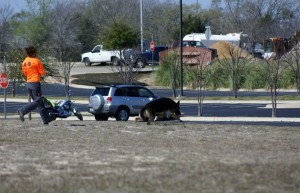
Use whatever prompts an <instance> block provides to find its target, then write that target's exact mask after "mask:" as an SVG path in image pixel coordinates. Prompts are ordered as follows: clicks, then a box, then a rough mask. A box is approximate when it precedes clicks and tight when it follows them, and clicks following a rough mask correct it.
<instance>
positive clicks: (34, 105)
mask: <svg viewBox="0 0 300 193" xmlns="http://www.w3.org/2000/svg"><path fill="white" fill-rule="evenodd" d="M27 91H28V94H29V95H30V97H31V98H32V100H33V101H32V102H30V103H28V104H26V105H25V106H23V107H21V108H20V109H19V111H20V112H21V113H22V114H23V115H26V114H27V113H29V112H31V111H33V110H35V109H37V110H38V112H39V113H40V116H41V118H42V120H43V123H45V124H47V123H48V113H47V111H46V109H45V107H44V105H43V104H42V98H41V97H42V90H41V83H39V82H27Z"/></svg>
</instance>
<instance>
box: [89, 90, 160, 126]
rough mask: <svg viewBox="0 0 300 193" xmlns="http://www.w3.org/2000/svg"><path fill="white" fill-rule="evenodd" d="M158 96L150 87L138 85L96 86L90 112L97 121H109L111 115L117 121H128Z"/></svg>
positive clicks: (91, 98) (90, 103)
mask: <svg viewBox="0 0 300 193" xmlns="http://www.w3.org/2000/svg"><path fill="white" fill-rule="evenodd" d="M156 98H158V97H157V96H155V95H154V94H153V93H152V92H151V91H150V90H149V89H147V88H146V87H143V86H138V85H109V86H96V88H95V89H94V91H93V92H92V93H91V95H90V99H89V104H88V112H89V113H91V114H93V115H94V116H95V119H96V120H97V121H107V120H108V118H109V117H114V118H116V120H117V121H127V120H128V119H129V117H130V116H136V115H138V114H139V112H140V110H141V109H142V108H143V107H144V106H145V105H146V104H147V103H148V102H150V101H152V100H153V99H156Z"/></svg>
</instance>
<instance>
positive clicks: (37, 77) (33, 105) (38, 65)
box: [17, 46, 49, 125]
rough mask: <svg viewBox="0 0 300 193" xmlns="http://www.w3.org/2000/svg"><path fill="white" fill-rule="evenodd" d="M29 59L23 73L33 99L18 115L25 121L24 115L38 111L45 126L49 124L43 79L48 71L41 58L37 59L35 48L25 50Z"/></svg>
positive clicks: (25, 63)
mask: <svg viewBox="0 0 300 193" xmlns="http://www.w3.org/2000/svg"><path fill="white" fill-rule="evenodd" d="M25 52H26V54H27V57H26V58H25V60H24V61H23V63H22V72H23V74H24V76H25V78H26V85H27V91H28V93H29V95H30V97H31V98H32V100H33V101H32V102H29V103H28V104H26V105H25V106H23V107H21V108H19V109H18V110H17V113H18V115H19V117H20V120H21V121H24V120H25V119H24V115H26V114H27V113H29V112H31V111H33V110H35V109H37V110H38V112H39V113H40V116H41V118H42V121H43V123H44V124H45V125H47V124H48V123H49V121H48V113H47V111H46V109H45V107H44V105H43V103H42V98H41V97H42V90H41V77H42V76H46V71H45V69H44V66H43V64H42V62H41V61H40V59H39V58H37V56H36V55H37V49H36V48H35V47H33V46H30V47H27V48H25Z"/></svg>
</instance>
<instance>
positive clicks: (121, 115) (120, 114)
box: [115, 107, 129, 121]
mask: <svg viewBox="0 0 300 193" xmlns="http://www.w3.org/2000/svg"><path fill="white" fill-rule="evenodd" d="M115 117H116V119H117V121H128V119H129V110H128V108H126V107H120V108H119V109H118V111H117V113H116V115H115Z"/></svg>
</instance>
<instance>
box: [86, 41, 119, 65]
mask: <svg viewBox="0 0 300 193" xmlns="http://www.w3.org/2000/svg"><path fill="white" fill-rule="evenodd" d="M118 60H119V54H118V52H117V51H110V50H104V49H103V46H102V45H97V46H95V47H94V48H93V49H92V51H90V52H86V53H83V54H81V61H82V62H84V64H85V66H91V64H92V63H107V62H111V63H112V64H113V65H117V62H118Z"/></svg>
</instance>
